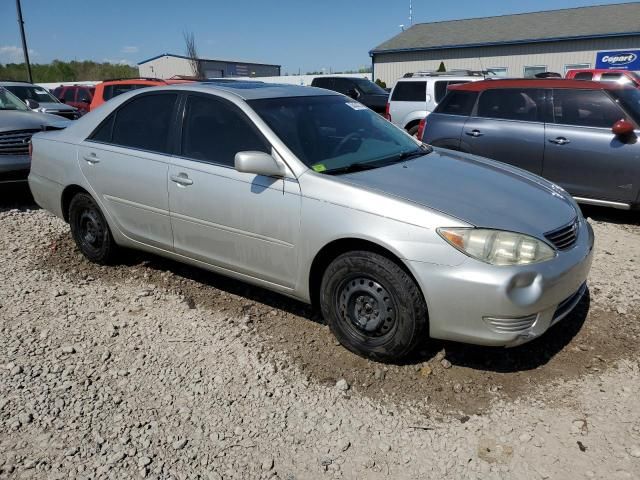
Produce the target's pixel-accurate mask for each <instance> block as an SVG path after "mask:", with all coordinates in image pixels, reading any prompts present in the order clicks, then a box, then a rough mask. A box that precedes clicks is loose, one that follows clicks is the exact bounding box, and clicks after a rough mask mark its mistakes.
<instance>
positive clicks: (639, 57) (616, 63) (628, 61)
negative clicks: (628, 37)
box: [596, 50, 640, 70]
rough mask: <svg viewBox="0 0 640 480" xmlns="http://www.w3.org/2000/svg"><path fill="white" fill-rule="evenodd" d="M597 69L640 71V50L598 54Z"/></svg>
mask: <svg viewBox="0 0 640 480" xmlns="http://www.w3.org/2000/svg"><path fill="white" fill-rule="evenodd" d="M596 68H606V69H614V68H615V69H618V70H620V69H621V70H640V50H616V51H613V52H598V53H597V55H596Z"/></svg>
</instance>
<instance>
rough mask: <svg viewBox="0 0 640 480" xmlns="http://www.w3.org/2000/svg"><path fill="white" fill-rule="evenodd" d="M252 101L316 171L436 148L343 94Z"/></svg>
mask: <svg viewBox="0 0 640 480" xmlns="http://www.w3.org/2000/svg"><path fill="white" fill-rule="evenodd" d="M248 103H249V105H251V107H252V108H253V109H254V110H255V111H256V112H257V114H258V115H259V116H260V117H261V118H262V119H263V120H264V121H265V122H266V123H267V125H269V127H270V128H271V129H272V130H273V131H274V132H275V134H276V135H277V136H278V137H279V138H280V139H281V140H282V141H283V142H284V143H285V144H286V145H287V146H288V147H289V149H290V150H291V151H292V152H293V153H295V154H296V155H297V156H298V158H299V159H300V160H301V161H302V162H304V163H305V164H306V165H307V166H308V167H310V168H312V169H313V170H315V171H316V172H321V173H328V174H337V173H346V172H349V171H356V170H360V169H369V168H377V167H380V166H384V165H388V164H389V163H393V162H396V161H402V160H406V159H408V158H411V157H419V156H422V155H425V154H427V153H429V152H430V151H431V148H430V147H428V146H426V145H422V144H420V143H418V142H417V141H415V140H414V139H412V138H411V137H410V136H409V135H408V134H407V133H405V132H404V131H402V130H400V129H399V128H397V127H395V126H394V125H392V124H391V123H390V122H388V121H387V120H385V119H384V118H382V117H381V116H380V115H378V114H377V113H375V112H373V111H372V110H369V109H368V108H367V107H365V106H364V105H362V104H360V103H358V102H355V101H353V100H350V99H348V98H345V97H343V96H333V95H331V96H329V95H327V96H324V95H323V96H317V97H315V96H313V97H312V96H309V97H285V98H266V99H261V100H251V101H249V102H248Z"/></svg>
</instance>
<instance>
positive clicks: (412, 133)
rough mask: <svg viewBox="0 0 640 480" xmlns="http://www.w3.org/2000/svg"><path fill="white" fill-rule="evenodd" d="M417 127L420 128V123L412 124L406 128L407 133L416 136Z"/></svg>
mask: <svg viewBox="0 0 640 480" xmlns="http://www.w3.org/2000/svg"><path fill="white" fill-rule="evenodd" d="M418 128H420V125H414V126H413V127H411V128H409V129H407V132H409V135H411V136H412V137H416V136H417V135H418Z"/></svg>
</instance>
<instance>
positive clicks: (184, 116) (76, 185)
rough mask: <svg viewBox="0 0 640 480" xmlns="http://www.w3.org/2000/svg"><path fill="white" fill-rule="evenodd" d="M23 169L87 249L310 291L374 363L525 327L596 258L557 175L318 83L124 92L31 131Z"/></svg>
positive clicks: (552, 310)
mask: <svg viewBox="0 0 640 480" xmlns="http://www.w3.org/2000/svg"><path fill="white" fill-rule="evenodd" d="M514 155H517V152H514ZM29 183H30V186H31V189H32V192H33V195H34V197H35V199H36V201H37V202H38V203H39V204H40V205H41V206H42V207H43V208H45V209H47V210H49V211H51V212H53V213H55V214H56V215H58V216H59V217H61V218H63V219H65V220H66V221H67V222H69V224H70V227H71V233H72V235H73V238H74V239H75V241H76V243H77V245H78V248H79V250H80V251H81V252H82V253H83V254H84V255H85V256H86V257H87V258H88V259H90V260H91V261H94V262H97V263H100V264H106V263H110V262H113V261H114V259H115V258H116V254H117V251H118V249H119V248H121V247H128V248H135V249H140V250H146V251H149V252H153V253H156V254H159V255H163V256H166V257H170V258H173V259H176V260H178V261H181V262H185V263H189V264H192V265H195V266H197V267H202V268H206V269H209V270H212V271H214V272H218V273H221V274H223V275H227V276H230V277H234V278H238V279H241V280H244V281H247V282H250V283H253V284H256V285H259V286H261V287H265V288H268V289H271V290H273V291H276V292H279V293H281V294H284V295H287V296H290V297H294V298H297V299H299V300H302V301H305V302H309V303H313V304H315V305H317V306H318V307H319V308H320V309H321V311H322V314H323V315H324V318H325V319H326V321H327V322H328V324H329V325H330V327H331V329H332V331H333V333H334V334H335V336H336V337H337V338H338V340H339V341H340V342H341V343H342V344H343V345H344V346H345V347H346V348H348V349H350V350H352V351H353V352H356V353H358V354H361V355H365V356H368V357H371V358H374V359H377V360H382V361H392V360H396V359H398V358H400V357H402V356H405V355H407V354H409V353H410V352H411V351H412V350H413V349H414V348H415V347H416V346H417V345H419V344H422V343H424V342H427V341H428V337H431V338H439V339H449V340H457V341H462V342H469V343H475V344H482V345H500V346H511V345H516V344H519V343H523V342H526V341H528V340H531V339H533V338H535V337H537V336H539V335H541V334H542V333H544V332H545V331H546V330H547V329H548V328H549V327H550V326H551V325H553V324H555V323H556V322H558V321H560V320H561V319H562V318H563V317H565V316H566V315H567V314H568V313H569V312H570V311H571V310H572V309H573V307H574V306H575V305H576V304H577V303H578V302H579V300H580V299H581V297H582V296H583V294H584V292H585V290H586V283H585V282H586V279H587V275H588V273H589V269H590V266H591V260H592V249H593V232H592V230H591V227H590V226H589V225H588V223H587V222H586V221H585V219H584V218H583V217H582V215H581V213H580V210H579V209H578V207H577V206H576V204H575V202H574V201H573V200H572V199H571V197H570V196H569V195H568V194H567V193H566V192H565V191H564V190H562V189H561V188H560V187H557V186H556V185H554V184H552V183H550V182H547V181H545V180H543V179H542V178H540V177H537V176H535V175H532V174H529V173H527V172H524V171H522V170H519V169H517V168H514V167H510V166H508V165H504V164H500V163H496V162H493V161H490V160H486V159H483V158H479V157H474V156H471V155H466V154H460V153H456V152H451V151H446V150H439V149H434V148H431V147H430V146H427V145H424V144H421V143H420V142H418V141H417V140H415V139H413V138H412V137H410V136H409V135H407V134H406V133H405V132H404V131H402V130H401V129H398V128H397V127H395V126H393V125H392V124H391V123H389V122H387V121H385V120H384V119H383V118H382V117H381V116H379V115H377V114H375V113H373V112H372V111H370V110H369V109H367V108H366V107H364V106H363V105H361V104H360V103H358V102H356V101H354V100H352V99H350V98H348V97H345V96H342V95H338V94H336V93H334V92H330V91H327V90H322V89H315V88H306V87H297V86H285V85H268V84H264V83H260V82H238V83H229V82H227V83H224V84H223V83H215V82H214V83H201V84H189V85H182V86H169V87H162V88H154V89H145V90H137V91H135V92H131V93H128V94H124V95H121V96H119V97H118V98H116V99H114V100H112V101H111V102H109V103H108V104H105V105H104V106H103V107H101V108H100V109H97V110H95V111H92V112H90V113H89V114H87V115H86V116H84V117H83V118H82V119H80V120H78V121H77V122H75V123H74V124H73V125H71V126H69V127H68V128H67V129H65V130H63V131H58V132H46V133H40V134H37V135H35V136H34V138H33V158H32V167H31V174H30V176H29Z"/></svg>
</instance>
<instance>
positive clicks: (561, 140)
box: [549, 137, 571, 145]
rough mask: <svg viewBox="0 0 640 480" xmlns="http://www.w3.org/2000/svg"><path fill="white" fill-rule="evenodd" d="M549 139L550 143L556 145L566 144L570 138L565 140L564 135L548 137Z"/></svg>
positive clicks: (569, 141)
mask: <svg viewBox="0 0 640 480" xmlns="http://www.w3.org/2000/svg"><path fill="white" fill-rule="evenodd" d="M549 141H550V142H551V143H555V144H556V145H566V144H567V143H571V140H567V139H566V138H564V137H558V138H550V139H549Z"/></svg>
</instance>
